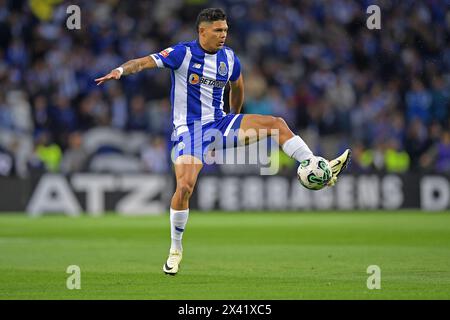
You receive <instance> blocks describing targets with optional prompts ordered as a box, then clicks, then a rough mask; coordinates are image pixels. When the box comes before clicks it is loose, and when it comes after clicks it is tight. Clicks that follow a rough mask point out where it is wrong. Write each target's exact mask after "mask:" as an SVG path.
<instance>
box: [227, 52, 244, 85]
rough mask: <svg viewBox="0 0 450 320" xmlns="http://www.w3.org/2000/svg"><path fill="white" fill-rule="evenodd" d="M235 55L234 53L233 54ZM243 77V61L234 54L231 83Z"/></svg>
mask: <svg viewBox="0 0 450 320" xmlns="http://www.w3.org/2000/svg"><path fill="white" fill-rule="evenodd" d="M233 54H234V53H233ZM240 75H241V61H239V58H238V56H237V55H236V54H234V65H233V73H232V74H231V77H230V81H236V80H237V79H239V76H240Z"/></svg>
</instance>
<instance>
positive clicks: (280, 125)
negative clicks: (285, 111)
mask: <svg viewBox="0 0 450 320" xmlns="http://www.w3.org/2000/svg"><path fill="white" fill-rule="evenodd" d="M285 127H286V121H284V119H283V118H281V117H275V128H277V129H284V128H285Z"/></svg>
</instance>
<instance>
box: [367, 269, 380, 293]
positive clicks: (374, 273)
mask: <svg viewBox="0 0 450 320" xmlns="http://www.w3.org/2000/svg"><path fill="white" fill-rule="evenodd" d="M367 274H370V276H369V277H368V278H367V289H370V290H373V289H381V269H380V267H379V266H377V265H370V266H368V267H367Z"/></svg>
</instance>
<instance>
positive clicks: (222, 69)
mask: <svg viewBox="0 0 450 320" xmlns="http://www.w3.org/2000/svg"><path fill="white" fill-rule="evenodd" d="M218 71H219V74H220V75H221V76H226V75H227V73H228V68H227V65H226V64H225V62H223V61H221V62H220V65H219V68H218Z"/></svg>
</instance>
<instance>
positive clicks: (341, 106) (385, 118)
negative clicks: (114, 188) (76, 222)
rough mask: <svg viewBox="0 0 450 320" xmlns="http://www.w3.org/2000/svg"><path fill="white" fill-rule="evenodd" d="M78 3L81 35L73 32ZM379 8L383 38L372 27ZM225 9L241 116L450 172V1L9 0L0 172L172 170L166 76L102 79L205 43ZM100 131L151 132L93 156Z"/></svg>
mask: <svg viewBox="0 0 450 320" xmlns="http://www.w3.org/2000/svg"><path fill="white" fill-rule="evenodd" d="M71 2H75V3H76V4H77V5H78V6H79V7H80V9H81V29H79V30H69V29H68V28H67V25H66V20H67V18H68V17H69V16H70V14H68V13H67V12H66V9H67V7H68V6H69V5H71V4H74V3H71ZM373 3H375V4H377V5H379V6H380V8H381V29H380V30H369V29H368V28H367V26H366V19H367V17H368V16H369V14H367V13H366V8H367V7H368V6H369V5H370V4H373ZM216 6H218V7H222V8H223V9H225V11H226V13H227V15H228V24H229V27H230V30H229V36H228V40H227V45H228V46H230V47H232V48H233V49H234V51H235V52H236V53H237V54H238V56H239V57H240V59H241V63H242V67H243V74H244V79H245V88H246V98H245V103H244V109H243V112H244V113H258V114H270V115H275V116H281V117H283V118H284V119H286V121H287V122H288V124H289V125H290V126H291V128H293V130H294V131H295V132H296V133H299V134H300V135H301V136H302V137H304V139H305V140H306V142H307V143H308V144H309V145H310V147H311V148H312V149H313V151H314V152H315V153H317V154H321V155H323V156H325V157H329V158H331V157H333V156H335V155H336V154H337V153H338V152H339V151H341V150H342V149H343V148H346V147H348V146H350V147H351V148H352V149H353V151H354V157H353V161H352V166H351V168H350V170H352V171H354V172H369V171H373V170H377V171H385V172H399V173H401V172H409V171H413V172H414V171H430V172H441V173H444V172H447V173H448V172H450V131H449V122H450V112H449V109H450V10H448V9H449V4H448V1H446V0H424V1H415V0H403V1H363V0H361V1H357V0H333V1H325V0H302V1H294V0H292V1H290V0H271V1H262V0H249V1H241V0H223V1H203V0H184V1H183V0H155V1H144V0H139V1H118V0H103V1H88V0H78V1H70V2H68V1H62V0H52V1H38V0H36V1H35V0H29V1H25V0H0V87H1V91H0V176H1V175H6V176H7V175H18V176H27V175H29V174H30V173H33V172H42V171H51V172H64V173H71V172H77V171H86V170H92V169H93V165H92V163H93V162H95V161H94V160H95V157H96V156H98V155H104V154H116V155H117V154H119V155H120V154H122V155H123V154H124V153H127V152H128V154H127V155H126V156H129V157H132V158H134V159H136V160H137V165H136V167H135V168H136V170H139V171H147V172H155V173H165V172H169V171H170V167H171V163H170V161H169V160H168V159H169V149H170V133H171V130H172V124H171V111H170V108H171V106H170V101H169V96H170V94H169V93H170V73H169V72H168V71H167V70H165V71H163V70H148V71H144V72H141V73H138V74H135V75H131V76H127V77H124V78H122V79H121V80H120V81H113V82H109V83H107V84H106V85H104V86H101V87H98V86H96V85H95V82H94V79H95V78H97V77H99V76H102V75H104V74H105V73H107V72H108V71H110V70H111V69H113V68H115V67H117V66H119V65H121V64H122V63H124V62H125V61H127V60H129V59H133V58H136V57H142V56H145V55H148V54H150V53H154V52H157V51H160V50H162V49H164V48H166V47H168V46H169V45H172V44H175V43H177V42H180V41H189V40H192V39H195V38H196V36H197V35H196V30H195V19H196V16H197V14H198V12H199V11H200V10H201V9H202V8H205V7H216ZM225 97H227V95H226V94H225ZM99 128H100V129H101V128H108V130H111V131H112V132H114V133H115V134H116V133H118V132H119V133H123V134H125V135H126V134H129V133H133V132H138V133H141V134H143V135H145V136H146V137H147V138H146V139H145V140H143V141H144V142H143V143H142V145H140V147H139V148H136V149H132V151H130V150H128V151H126V150H124V149H126V148H120V147H118V148H117V147H114V148H112V147H111V148H108V147H105V146H103V147H99V148H97V149H95V150H92V149H89V150H88V149H87V148H86V147H85V146H86V143H87V141H85V140H86V139H87V133H89V132H92V131H95V130H97V129H99ZM125 143H126V142H125ZM283 163H285V164H286V166H287V167H288V168H294V164H293V163H292V162H289V161H285V162H283Z"/></svg>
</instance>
